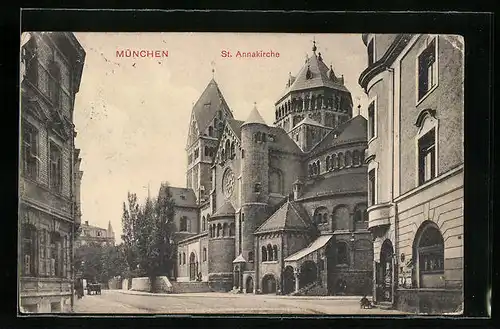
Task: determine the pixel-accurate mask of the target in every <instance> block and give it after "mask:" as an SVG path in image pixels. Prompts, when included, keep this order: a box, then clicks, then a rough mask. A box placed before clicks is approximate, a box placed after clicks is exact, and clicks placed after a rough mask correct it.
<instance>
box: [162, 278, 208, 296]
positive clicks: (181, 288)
mask: <svg viewBox="0 0 500 329" xmlns="http://www.w3.org/2000/svg"><path fill="white" fill-rule="evenodd" d="M171 283H172V293H174V294H182V293H197V292H210V291H212V290H211V289H210V287H209V286H208V282H199V281H198V282H177V281H171Z"/></svg>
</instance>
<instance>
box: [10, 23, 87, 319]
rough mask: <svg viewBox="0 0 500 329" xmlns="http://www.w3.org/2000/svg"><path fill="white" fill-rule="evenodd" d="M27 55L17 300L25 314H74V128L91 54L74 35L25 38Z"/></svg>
mask: <svg viewBox="0 0 500 329" xmlns="http://www.w3.org/2000/svg"><path fill="white" fill-rule="evenodd" d="M22 37H23V39H26V38H29V40H27V42H25V43H24V44H23V45H22V48H21V51H22V53H21V68H22V70H21V109H20V111H21V115H20V121H21V122H20V161H19V166H20V179H19V192H20V195H19V218H18V223H19V230H18V232H19V236H18V238H19V242H20V243H19V250H18V255H19V259H18V267H19V268H18V270H19V288H18V289H19V299H20V309H21V311H24V312H33V313H40V312H42V313H46V312H61V311H69V310H70V308H71V307H72V300H73V299H72V296H73V294H72V275H73V273H72V266H71V264H72V255H73V254H72V247H73V233H74V231H75V229H76V227H75V226H78V225H79V221H80V216H81V215H80V207H79V203H80V200H79V198H80V193H79V186H80V179H81V177H82V172H81V171H80V169H79V165H80V159H79V158H78V157H79V152H78V151H79V150H77V149H75V144H74V140H75V136H76V131H75V127H74V124H73V111H74V104H75V96H76V93H77V92H78V90H79V86H80V80H81V76H82V70H83V63H84V59H85V51H84V50H83V48H82V47H81V45H80V44H79V42H78V40H77V39H76V38H75V36H74V35H73V34H72V33H56V32H54V33H25V34H23V36H22Z"/></svg>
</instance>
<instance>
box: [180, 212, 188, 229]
mask: <svg viewBox="0 0 500 329" xmlns="http://www.w3.org/2000/svg"><path fill="white" fill-rule="evenodd" d="M187 230H188V219H187V217H186V216H182V217H181V227H180V231H181V232H187Z"/></svg>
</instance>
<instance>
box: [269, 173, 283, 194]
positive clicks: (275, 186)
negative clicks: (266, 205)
mask: <svg viewBox="0 0 500 329" xmlns="http://www.w3.org/2000/svg"><path fill="white" fill-rule="evenodd" d="M281 177H282V176H281V171H280V170H279V169H271V170H270V172H269V193H277V194H283V187H282V185H283V184H282V179H281Z"/></svg>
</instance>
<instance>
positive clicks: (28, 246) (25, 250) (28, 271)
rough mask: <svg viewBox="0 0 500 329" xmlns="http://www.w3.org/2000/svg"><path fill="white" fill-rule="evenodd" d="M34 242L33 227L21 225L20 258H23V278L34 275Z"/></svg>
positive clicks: (35, 235)
mask: <svg viewBox="0 0 500 329" xmlns="http://www.w3.org/2000/svg"><path fill="white" fill-rule="evenodd" d="M36 242H37V232H36V228H35V226H33V225H31V224H23V225H22V245H21V247H22V255H23V256H22V257H23V268H22V274H23V275H25V276H34V275H36V270H35V269H36V268H35V264H36V254H37V253H36V252H37V249H36Z"/></svg>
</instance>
